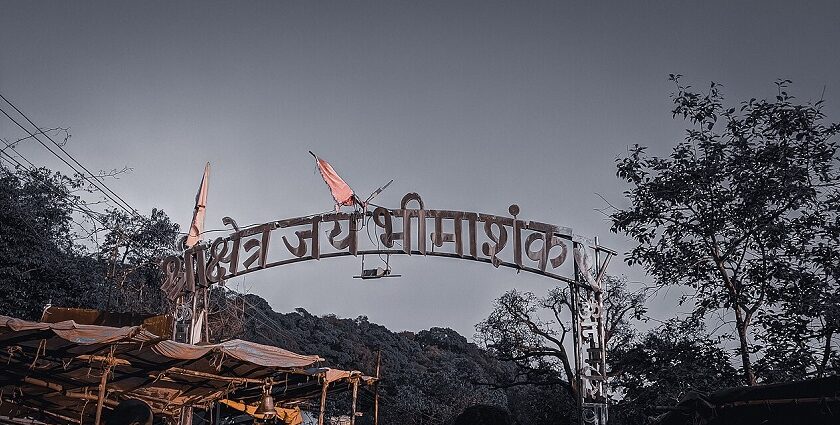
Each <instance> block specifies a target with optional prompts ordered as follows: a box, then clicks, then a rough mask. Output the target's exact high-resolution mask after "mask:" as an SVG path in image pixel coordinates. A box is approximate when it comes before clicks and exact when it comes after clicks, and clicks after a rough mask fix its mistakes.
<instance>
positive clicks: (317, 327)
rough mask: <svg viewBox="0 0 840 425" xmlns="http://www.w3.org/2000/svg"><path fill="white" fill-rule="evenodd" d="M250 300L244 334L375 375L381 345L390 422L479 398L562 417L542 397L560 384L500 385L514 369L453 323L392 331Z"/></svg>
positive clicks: (435, 417) (441, 414) (533, 414)
mask: <svg viewBox="0 0 840 425" xmlns="http://www.w3.org/2000/svg"><path fill="white" fill-rule="evenodd" d="M245 306H247V307H246V308H245V309H244V312H245V316H244V319H245V320H244V323H245V326H244V331H243V332H242V334H241V335H240V337H241V338H243V339H247V340H251V341H254V342H258V343H263V344H271V345H276V346H278V347H281V348H285V349H288V350H291V351H294V352H298V353H304V354H318V355H320V356H322V357H323V358H324V359H326V365H327V366H330V367H336V368H341V369H349V370H360V371H362V372H363V373H364V374H367V375H373V374H374V373H375V370H376V356H377V352H379V351H381V353H382V354H381V355H382V363H381V365H382V366H381V376H382V381H381V389H380V391H381V392H380V394H381V408H380V415H381V416H382V418H383V423H401V424H434V423H446V422H447V421H448V420H449V419H451V418H452V417H454V416H456V415H457V414H458V413H460V412H461V411H462V410H463V409H464V408H465V407H468V406H470V405H474V404H489V405H496V406H499V407H502V408H504V409H506V410H509V411H510V412H511V413H512V415H513V416H514V417H515V418H516V419H517V422H519V423H541V422H542V421H541V420H540V418H541V417H544V418H545V420H546V423H557V422H556V420H557V417H556V416H555V415H554V413H552V412H551V410H552V409H550V408H548V407H547V406H545V405H543V404H542V403H539V402H535V400H543V401H544V400H545V399H546V396H548V398H549V399H550V398H552V397H551V396H550V395H549V394H546V392H552V391H555V392H556V391H558V389H557V388H553V389H552V388H550V387H543V388H533V387H515V388H510V389H505V390H500V389H495V388H493V387H492V386H490V385H488V384H489V383H492V382H494V379H495V377H496V376H498V375H499V374H507V373H510V372H511V369H510V368H509V367H508V366H507V365H505V364H504V363H501V362H499V361H498V360H496V359H494V358H492V357H491V356H489V355H488V353H486V352H485V351H484V350H482V349H481V348H479V347H478V346H476V345H475V344H473V343H470V342H469V341H468V340H467V338H465V337H464V336H462V335H460V334H458V333H457V332H455V331H454V330H452V329H448V328H438V327H435V328H431V329H429V330H423V331H419V332H417V333H413V332H392V331H390V330H388V329H387V328H385V327H384V326H381V325H378V324H375V323H371V322H370V321H368V319H367V317H364V316H360V317H358V318H356V319H344V318H337V317H335V316H334V315H326V316H323V317H318V316H315V315H312V314H310V313H308V312H307V311H306V310H304V309H302V308H298V309H296V310H295V311H294V312H291V313H276V312H274V311H273V310H272V309H271V307H270V306H269V305H268V303H267V302H266V301H265V300H264V299H262V298H260V297H259V296H256V295H246V296H245ZM535 391H539V392H543V394H535V393H534V392H535ZM555 394H556V393H555ZM360 402H361V407H362V410H363V411H365V410H369V409H370V408H371V405H372V397H369V396H362V397H361V398H360ZM555 413H557V412H555ZM552 416H554V418H553V420H552ZM366 417H368V418H369V415H366ZM549 421H550V422H549ZM362 423H366V422H362Z"/></svg>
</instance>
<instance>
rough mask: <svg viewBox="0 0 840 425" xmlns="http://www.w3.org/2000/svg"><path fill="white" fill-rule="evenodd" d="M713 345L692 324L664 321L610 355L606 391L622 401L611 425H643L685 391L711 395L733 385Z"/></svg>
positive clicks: (725, 359)
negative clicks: (610, 378) (610, 379)
mask: <svg viewBox="0 0 840 425" xmlns="http://www.w3.org/2000/svg"><path fill="white" fill-rule="evenodd" d="M718 342H719V341H718V339H717V338H713V337H712V336H711V335H710V334H709V333H708V332H706V330H705V327H704V325H703V322H701V321H699V320H696V319H689V320H685V321H681V320H669V321H667V322H665V323H663V324H662V325H661V326H659V327H657V328H654V329H652V330H650V331H649V332H647V333H646V334H644V335H643V336H642V337H640V338H634V340H633V342H632V343H631V344H627V345H623V346H621V347H617V348H616V349H614V350H613V351H612V352H611V353H610V354H611V356H612V357H611V366H612V372H613V376H612V381H611V383H610V385H611V387H612V388H613V389H614V390H615V391H616V393H619V394H621V398H620V399H618V400H616V401H615V402H614V404H613V408H612V410H611V412H610V422H611V423H619V424H625V423H626V424H647V423H650V422H651V419H652V417H654V416H656V415H658V414H661V413H662V412H660V411H657V410H656V406H672V405H676V404H677V403H678V402H679V401H680V399H681V398H682V397H683V396H684V395H685V394H686V393H687V392H689V391H698V392H703V393H710V392H713V391H716V390H720V389H723V388H726V387H730V386H735V385H737V384H738V374H737V371H736V370H735V368H734V367H733V366H732V364H731V363H730V361H729V355H728V354H727V353H726V351H725V350H724V349H722V348H721V347H720V346H719V344H718Z"/></svg>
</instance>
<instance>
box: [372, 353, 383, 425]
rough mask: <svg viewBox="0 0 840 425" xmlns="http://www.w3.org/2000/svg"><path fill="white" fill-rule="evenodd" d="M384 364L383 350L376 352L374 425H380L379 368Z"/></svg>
mask: <svg viewBox="0 0 840 425" xmlns="http://www.w3.org/2000/svg"><path fill="white" fill-rule="evenodd" d="M381 364H382V350H379V351H377V352H376V384H374V387H373V425H379V366H380V365H381Z"/></svg>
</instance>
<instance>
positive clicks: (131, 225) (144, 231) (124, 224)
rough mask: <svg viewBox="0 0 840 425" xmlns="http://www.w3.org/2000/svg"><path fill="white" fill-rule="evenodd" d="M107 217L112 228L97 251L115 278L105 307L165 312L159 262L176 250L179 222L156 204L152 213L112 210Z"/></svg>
mask: <svg viewBox="0 0 840 425" xmlns="http://www.w3.org/2000/svg"><path fill="white" fill-rule="evenodd" d="M103 221H104V224H105V225H106V226H107V227H108V228H109V229H111V230H110V231H109V232H108V233H107V234H106V235H105V236H104V238H103V240H102V243H101V244H100V246H99V250H98V254H97V256H98V259H99V261H100V262H102V263H103V264H106V265H107V267H108V278H109V280H110V282H111V284H110V286H109V289H108V291H107V300H106V302H105V304H106V306H105V307H107V309H109V310H113V311H131V312H135V313H154V314H160V313H163V312H165V311H166V308H167V301H166V297H165V296H164V294H163V292H162V291H161V290H160V282H161V281H162V279H163V276H162V271H161V269H160V265H159V262H160V259H161V258H164V257H165V256H167V255H170V254H173V253H175V245H176V239H177V237H178V225H177V224H175V223H173V222H172V221H171V220H170V219H169V217H168V216H167V215H166V213H164V212H163V211H162V210H158V209H154V208H153V209H152V213H151V215H150V216H148V217H145V216H141V215H129V214H128V213H125V212H123V211H118V210H109V211H108V214H107V215H105V216H103Z"/></svg>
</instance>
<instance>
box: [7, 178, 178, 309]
mask: <svg viewBox="0 0 840 425" xmlns="http://www.w3.org/2000/svg"><path fill="white" fill-rule="evenodd" d="M89 190H90V188H89V187H87V186H86V185H85V184H84V180H83V178H82V177H80V176H74V177H68V176H65V175H62V174H60V173H57V172H51V171H49V170H47V169H44V168H32V169H27V168H23V167H18V168H16V169H9V168H6V167H5V166H2V165H0V284H1V285H2V287H3V289H4V291H2V292H1V293H0V314H5V315H10V316H15V317H20V318H25V319H39V318H40V317H41V313H42V311H43V309H44V307H45V306H46V305H47V304H49V303H52V304H53V305H57V306H62V307H88V308H100V309H110V310H119V311H128V310H131V311H136V312H156V313H157V312H161V310H162V306H163V304H162V302H163V301H162V300H163V298H162V294H161V293H160V290H159V286H160V271H159V267H158V265H157V259H158V258H160V257H161V256H162V254H163V253H164V252H167V250H168V249H171V248H172V247H173V246H174V240H175V236H176V235H177V230H178V228H177V225H174V224H173V223H171V221H170V220H169V218H168V217H167V216H166V214H165V213H164V212H163V211H160V210H153V211H152V214H151V216H150V217H142V216H139V215H137V216H133V217H129V216H128V215H127V214H123V213H118V212H116V211H108V213H107V214H102V213H96V212H94V211H93V210H92V209H91V206H92V205H91V203H88V202H86V201H85V200H84V199H83V198H82V196H81V195H82V194H84V193H85V192H86V191H89ZM91 248H95V249H96V250H97V252H98V255H95V254H93V253H92V252H91ZM114 282H116V283H117V285H118V287H117V288H116V290H115V291H111V290H110V288H111V287H112V285H113V284H114ZM112 293H113V294H112ZM109 295H113V298H114V302H113V303H109V299H108V298H109Z"/></svg>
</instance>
